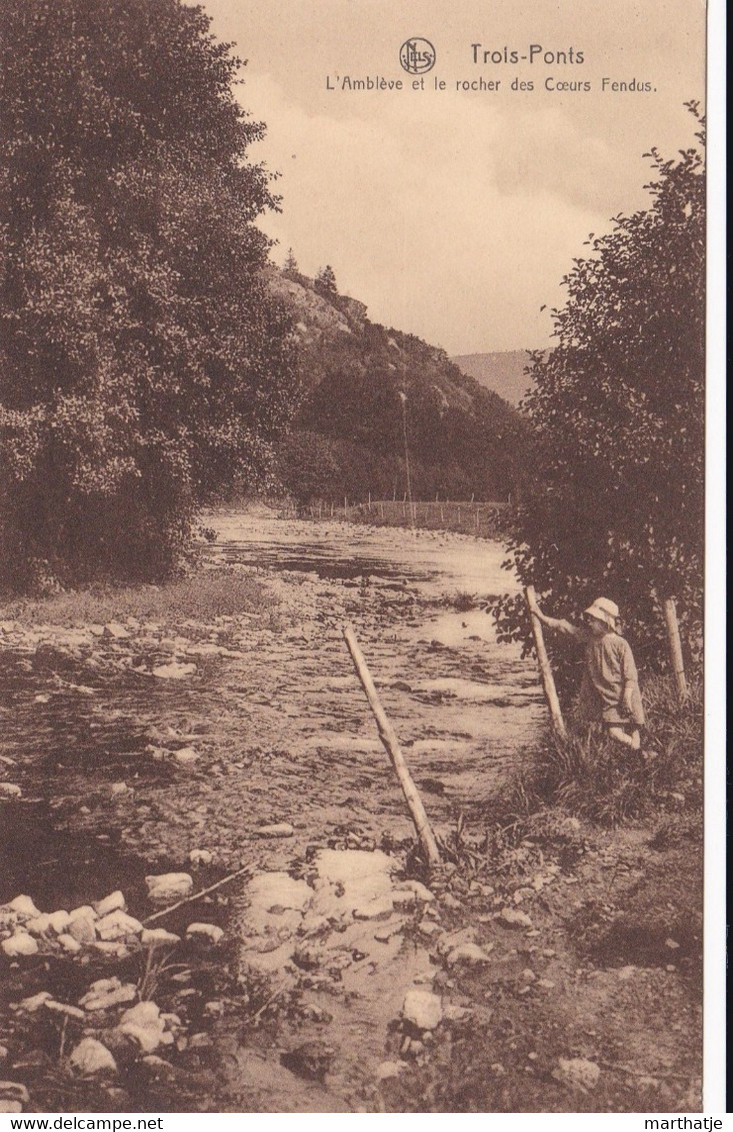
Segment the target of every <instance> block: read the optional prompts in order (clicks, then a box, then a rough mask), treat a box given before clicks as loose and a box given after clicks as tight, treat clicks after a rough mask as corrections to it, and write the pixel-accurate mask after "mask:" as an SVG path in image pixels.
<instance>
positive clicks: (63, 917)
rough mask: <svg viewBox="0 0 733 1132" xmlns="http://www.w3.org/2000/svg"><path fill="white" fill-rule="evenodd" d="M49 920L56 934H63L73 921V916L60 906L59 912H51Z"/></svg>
mask: <svg viewBox="0 0 733 1132" xmlns="http://www.w3.org/2000/svg"><path fill="white" fill-rule="evenodd" d="M48 922H49V925H50V927H51V931H54V932H56V935H61V933H62V932H65V931H66V929H67V928H68V926H69V924H70V923H71V916H70V915H69V913H68V912H66V911H65V910H64V909H63V908H59V910H58V912H51V913H50V914H49V917H48Z"/></svg>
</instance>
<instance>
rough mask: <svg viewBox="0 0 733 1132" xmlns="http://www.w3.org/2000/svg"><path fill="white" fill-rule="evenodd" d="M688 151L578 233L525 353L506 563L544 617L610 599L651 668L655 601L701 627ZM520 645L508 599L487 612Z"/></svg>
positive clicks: (658, 634) (659, 657)
mask: <svg viewBox="0 0 733 1132" xmlns="http://www.w3.org/2000/svg"><path fill="white" fill-rule="evenodd" d="M689 107H690V109H691V110H692V112H693V113H694V114H695V117H696V118H697V119H698V121H699V125H700V132H699V133H698V134H697V135H696V136H697V138H698V140H699V142H700V143H701V144H700V148H698V147H692V148H689V149H686V150H684V151H681V152H680V153H679V154H678V155H677V156H676V157H675V158H673V159H671V160H665V159H663V158H662V156H661V155H660V154H659V153H658V151H657V150H656V149H654V150H652V152H651V154H650V155H648V156H649V157H650V159H651V165H652V168H653V169H654V179H653V180H652V182H651V183H650V184H649V185H648V186H647V188H648V190H649V193H650V195H651V203H650V205H649V207H648V208H646V209H644V210H641V211H639V212H636V213H634V214H633V215H630V216H618V217H616V218H615V220H614V227H613V229H612V231H611V232H610V233H608V234H607V235H604V236H600V237H594V236H591V238H590V246H591V247H592V255H590V256H589V257H588V258H582V259H576V260H575V261H574V265H573V268H572V270H571V271H570V272H569V273H568V275H567V276H566V277H565V279H564V280H563V283H564V285H565V287H566V289H567V301H566V304H565V306H564V307H563V308H562V309H561V310H556V311H554V312H553V319H554V338H555V339H556V345H555V346H554V348H553V349H552V350H550V351H549V352H547V353H536V354H534V356H533V360H532V364H531V367H530V370H529V372H530V373H531V376H532V378H533V379H534V390H533V392H532V393H531V394H530V395H528V397H527V398H526V400H525V402H524V406H523V407H524V410H525V412H526V413H527V415H528V416H529V418H530V420H531V421H532V423H533V425H534V426H535V430H536V443H535V446H534V450H533V463H534V470H535V472H536V480H537V482H538V483H540V484H542V485H544V487H543V489H542V490H540V491H537V492H535V493H534V494H533V496H532V498H531V499H529V500H528V501H527V502H526V503H525V505H524V507H523V508H522V510H521V512H520V514H519V516H518V522H517V531H516V538H515V540H514V543H513V546H512V560H511V565H512V566H513V567H514V568H515V569H516V571H517V572H518V574H519V577H520V579H521V580H522V581H523V582H525V583H528V582H532V583H534V585H535V586H536V587H537V590H538V591H539V592H540V593H542V594H544V595H546V596H547V605H548V609H549V611H550V612H552V611H553V610H557V611H558V612H559V611H562V610H570V611H572V610H582V609H583V608H584V607H585V606H586V605H587V604H589V603H590V601H591V600H592V599H593V598H594V597H596V596H597V595H599V594H603V595H605V596H607V597H610V598H612V599H613V600H615V601H616V602H617V603H618V604H619V605H620V607H621V610H622V613H623V614H624V616H625V620H626V623H627V626H628V628H629V635H630V636H631V638H632V640H633V642H634V648H635V651H637V653H638V655H639V656H640V657H641V659H642V660H643V661H645V662H647V663H648V664H651V665H655V666H658V665H660V664H663V663H664V657H665V647H664V635H663V628H662V624H661V618H660V612H659V608H660V602H661V600H662V599H663V598H665V597H667V596H674V597H676V599H677V602H678V607H679V609H680V612H681V613H682V616H683V623H684V626H685V629H686V634H687V638H688V640H693V639H694V638H695V637H696V636H697V635H698V634H699V630H700V623H701V616H702V608H701V603H702V550H703V504H704V342H705V325H704V319H705V305H704V297H705V296H704V286H705V176H704V163H703V156H702V153H701V148H702V146H703V145H704V124H703V121H702V119H701V118H699V114H698V108H697V104H695V103H690V104H689ZM497 617H498V624H499V628H500V632H501V633H502V635H503V636H504V638H512V639H522V640H523V641H524V642H525V644H527V643H528V641H529V626H528V624H527V619H526V615H525V614H524V611H523V609H522V603H521V600H520V599H519V598H515V599H511V600H510V599H506V600H504V601H503V602H502V603H501V604H500V606H499V608H498V610H497Z"/></svg>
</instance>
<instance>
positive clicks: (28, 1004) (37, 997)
mask: <svg viewBox="0 0 733 1132" xmlns="http://www.w3.org/2000/svg"><path fill="white" fill-rule="evenodd" d="M49 998H53V995H52V994H51V992H50V991H45V990H43V991H39V992H38V994H34V995H31V997H30V998H24V999H23V1000H22V1002H21V1003H20V1004H19V1005H20V1009H21V1010H25V1011H27V1013H28V1014H34V1013H35V1011H36V1010H40V1008H41V1007H42V1006H43V1004H44V1002H47V1001H48V1000H49Z"/></svg>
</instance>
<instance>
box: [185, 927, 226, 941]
mask: <svg viewBox="0 0 733 1132" xmlns="http://www.w3.org/2000/svg"><path fill="white" fill-rule="evenodd" d="M186 935H187V936H195V937H200V936H203V937H204V938H205V939H208V940H210V941H211V943H218V942H219V940H220V939H223V938H224V931H223V929H222V928H219V927H217V926H216V924H189V925H188V927H187V928H186Z"/></svg>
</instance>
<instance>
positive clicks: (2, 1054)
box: [0, 1046, 10, 1061]
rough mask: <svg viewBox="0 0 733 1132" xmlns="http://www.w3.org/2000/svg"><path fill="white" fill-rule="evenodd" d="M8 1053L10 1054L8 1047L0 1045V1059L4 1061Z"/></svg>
mask: <svg viewBox="0 0 733 1132" xmlns="http://www.w3.org/2000/svg"><path fill="white" fill-rule="evenodd" d="M9 1055H10V1050H9V1049H8V1047H7V1046H0V1061H5V1059H6V1058H7V1057H8V1056H9Z"/></svg>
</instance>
